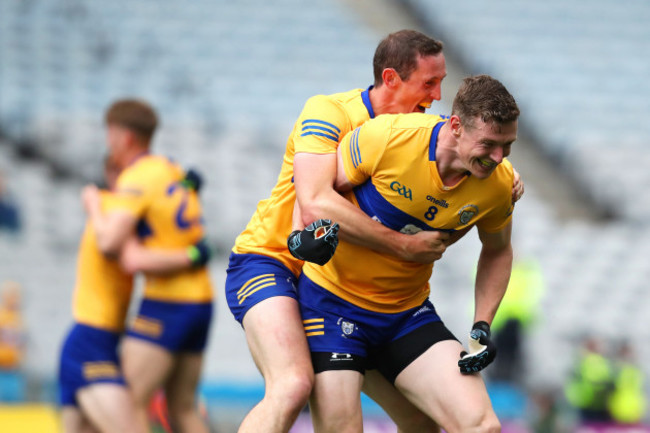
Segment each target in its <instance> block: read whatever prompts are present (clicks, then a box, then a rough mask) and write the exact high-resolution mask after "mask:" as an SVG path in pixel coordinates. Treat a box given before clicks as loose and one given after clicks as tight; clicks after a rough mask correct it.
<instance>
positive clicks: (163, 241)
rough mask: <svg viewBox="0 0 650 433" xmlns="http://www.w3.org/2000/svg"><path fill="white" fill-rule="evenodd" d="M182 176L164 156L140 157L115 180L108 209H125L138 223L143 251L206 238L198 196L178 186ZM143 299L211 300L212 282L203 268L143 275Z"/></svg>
mask: <svg viewBox="0 0 650 433" xmlns="http://www.w3.org/2000/svg"><path fill="white" fill-rule="evenodd" d="M184 175H185V173H184V171H183V170H182V169H181V167H180V166H178V165H177V164H175V163H173V162H171V161H170V160H168V159H167V158H164V157H161V156H154V155H144V156H142V157H140V158H138V159H137V160H136V161H135V162H134V163H133V164H131V165H130V166H128V167H127V168H125V169H124V171H122V173H121V174H120V177H119V178H118V179H117V187H116V190H115V193H114V194H115V201H114V202H113V204H112V205H111V209H112V210H118V209H119V210H122V211H127V212H129V213H131V214H133V215H134V216H135V217H136V218H137V219H138V220H139V224H138V236H139V238H140V239H141V240H142V242H143V244H144V245H145V246H146V247H150V248H156V249H182V248H185V247H189V246H190V245H192V244H194V243H196V242H197V241H199V240H200V239H202V238H203V237H204V236H205V233H204V228H203V215H202V209H201V204H200V202H199V197H198V194H197V193H196V191H193V190H189V189H187V188H186V187H184V186H183V185H181V183H180V182H181V180H182V179H183V177H184ZM144 296H145V297H146V298H148V299H155V300H161V301H169V302H205V301H209V300H211V299H212V284H211V282H210V276H209V274H208V271H207V268H205V267H203V268H199V269H189V270H187V271H183V272H178V273H175V274H173V275H165V276H161V277H157V276H150V275H147V277H146V279H145V289H144Z"/></svg>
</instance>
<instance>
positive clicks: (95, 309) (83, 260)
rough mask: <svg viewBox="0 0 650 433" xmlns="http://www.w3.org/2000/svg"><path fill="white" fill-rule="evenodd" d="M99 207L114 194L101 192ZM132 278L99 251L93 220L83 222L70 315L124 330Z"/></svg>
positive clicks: (107, 328) (107, 204)
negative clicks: (84, 224) (84, 225)
mask: <svg viewBox="0 0 650 433" xmlns="http://www.w3.org/2000/svg"><path fill="white" fill-rule="evenodd" d="M101 197H102V208H103V209H107V208H108V207H109V206H110V201H111V200H113V197H112V195H111V194H110V193H108V192H106V191H102V193H101ZM132 288H133V277H132V276H131V275H129V274H126V273H124V272H123V271H122V269H121V268H120V266H119V263H118V262H117V260H111V259H108V258H106V256H104V254H102V252H101V251H100V250H99V247H98V245H97V238H96V236H95V230H94V229H93V226H92V223H91V222H90V221H89V222H87V223H86V227H85V229H84V232H83V235H82V237H81V243H80V244H79V253H78V256H77V281H76V284H75V290H74V297H73V301H72V314H73V316H74V319H75V321H76V322H78V323H82V324H84V325H89V326H94V327H96V328H101V329H106V330H109V331H114V332H121V331H123V330H124V319H125V318H126V313H127V310H128V308H129V301H130V300H131V290H132Z"/></svg>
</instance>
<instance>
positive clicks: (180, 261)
mask: <svg viewBox="0 0 650 433" xmlns="http://www.w3.org/2000/svg"><path fill="white" fill-rule="evenodd" d="M120 264H121V266H122V268H123V269H124V270H125V271H126V272H128V273H131V274H133V273H136V272H144V273H146V274H151V275H169V274H173V273H177V272H179V271H184V270H186V269H189V268H190V267H191V266H192V262H191V260H190V257H189V255H188V253H187V250H185V249H178V250H157V249H151V248H145V247H144V246H142V245H141V244H139V243H138V242H136V241H130V242H129V243H128V244H127V245H125V247H124V248H123V249H122V253H121V254H120Z"/></svg>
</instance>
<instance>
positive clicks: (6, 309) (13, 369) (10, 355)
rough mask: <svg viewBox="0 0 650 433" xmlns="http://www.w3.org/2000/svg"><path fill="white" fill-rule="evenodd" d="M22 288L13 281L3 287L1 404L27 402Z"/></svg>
mask: <svg viewBox="0 0 650 433" xmlns="http://www.w3.org/2000/svg"><path fill="white" fill-rule="evenodd" d="M21 296H22V294H21V287H20V285H19V284H18V283H15V282H13V281H9V282H6V283H5V284H4V285H3V286H2V292H1V298H0V301H1V303H0V402H18V401H23V400H24V399H25V380H24V378H23V375H22V372H21V371H20V367H21V364H22V360H23V356H24V350H25V329H24V325H23V319H22V314H21Z"/></svg>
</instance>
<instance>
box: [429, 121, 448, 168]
mask: <svg viewBox="0 0 650 433" xmlns="http://www.w3.org/2000/svg"><path fill="white" fill-rule="evenodd" d="M444 124H445V121H441V122H438V123H437V124H436V126H434V127H433V130H431V140H430V141H429V161H435V160H436V146H437V145H438V134H439V133H440V128H442V125H444Z"/></svg>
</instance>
